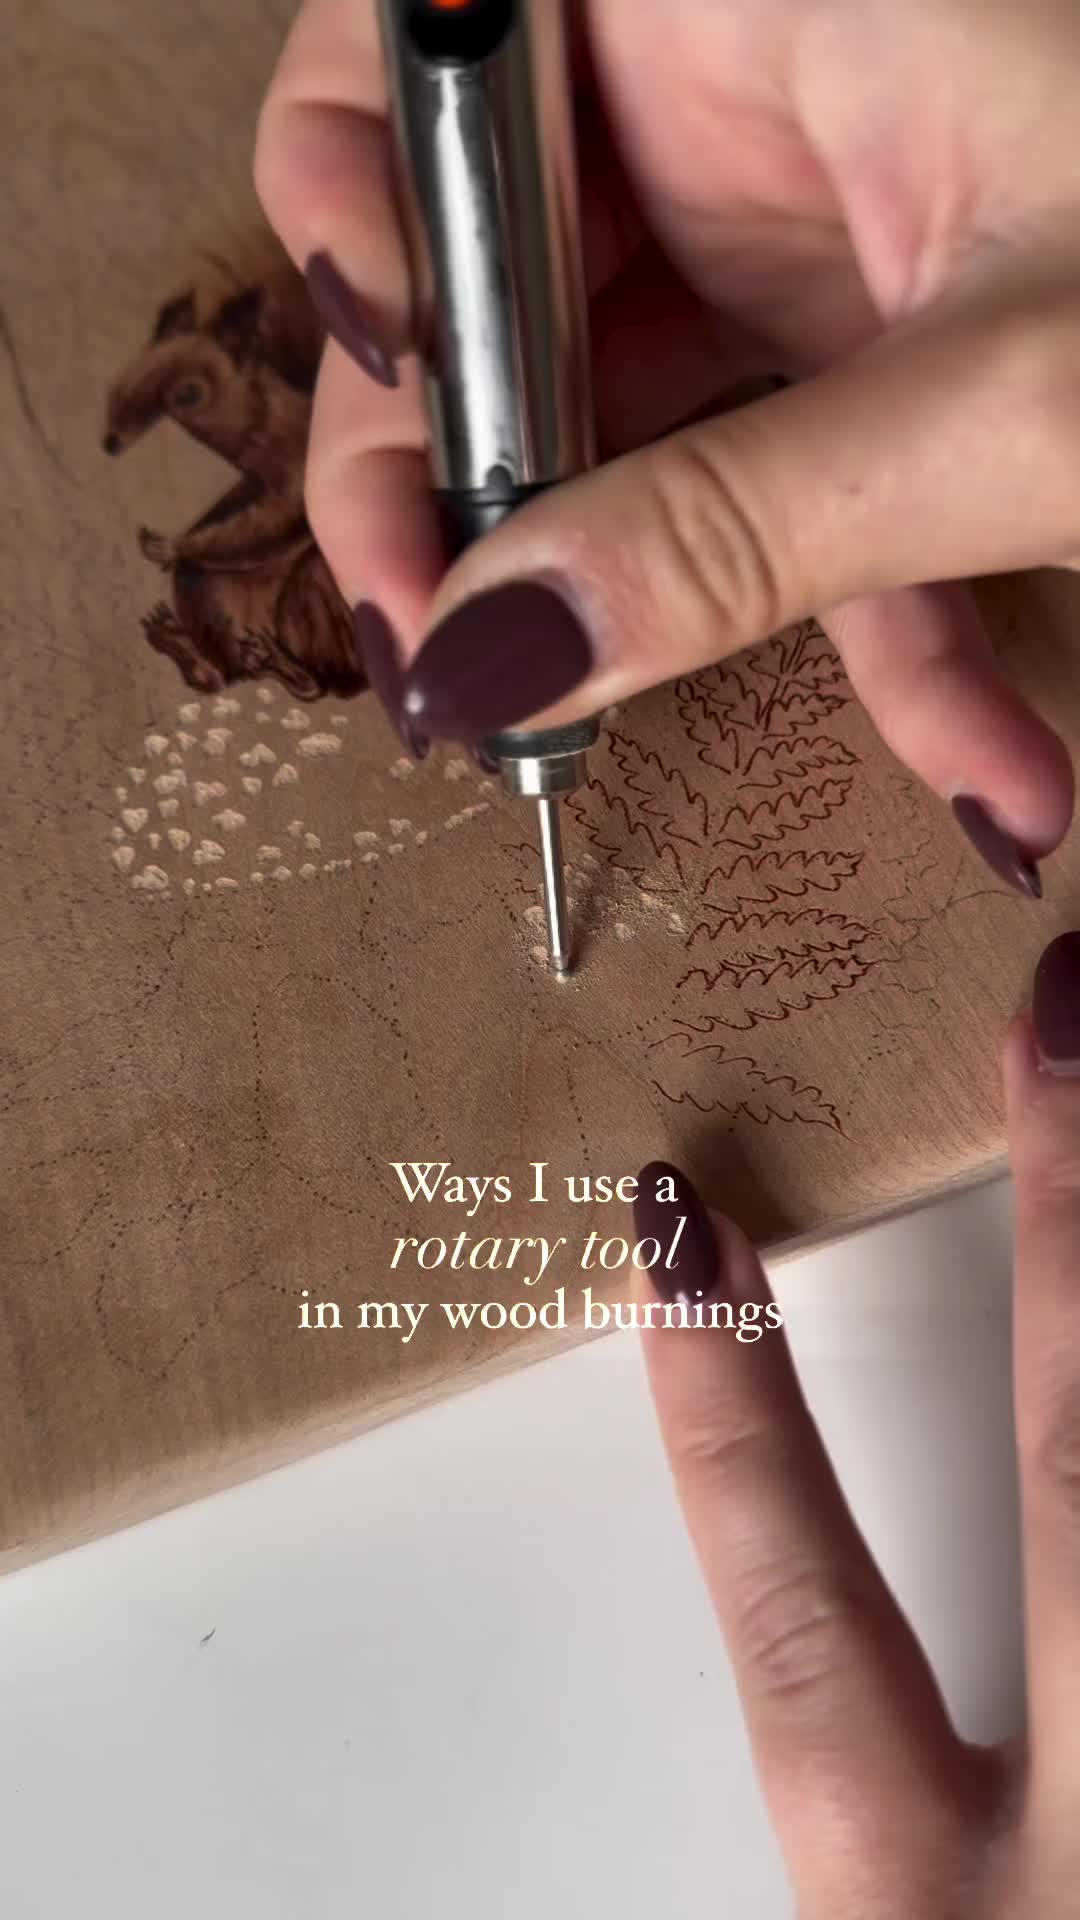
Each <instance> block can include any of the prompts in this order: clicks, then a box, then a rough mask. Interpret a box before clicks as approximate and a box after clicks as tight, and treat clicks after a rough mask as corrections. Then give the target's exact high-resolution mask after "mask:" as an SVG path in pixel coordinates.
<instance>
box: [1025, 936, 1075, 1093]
mask: <svg viewBox="0 0 1080 1920" xmlns="http://www.w3.org/2000/svg"><path fill="white" fill-rule="evenodd" d="M1031 1014H1032V1024H1033V1025H1034V1028H1035V1044H1036V1046H1037V1047H1038V1050H1039V1057H1040V1059H1041V1061H1042V1064H1043V1066H1044V1067H1046V1069H1047V1070H1048V1071H1049V1072H1050V1073H1060V1074H1080V933H1063V934H1062V935H1061V937H1060V939H1057V940H1053V941H1051V943H1050V945H1049V946H1048V947H1047V949H1046V952H1045V953H1044V954H1043V957H1042V959H1041V960H1040V961H1039V964H1038V966H1037V967H1036V969H1035V986H1034V990H1033V993H1032V1005H1031Z"/></svg>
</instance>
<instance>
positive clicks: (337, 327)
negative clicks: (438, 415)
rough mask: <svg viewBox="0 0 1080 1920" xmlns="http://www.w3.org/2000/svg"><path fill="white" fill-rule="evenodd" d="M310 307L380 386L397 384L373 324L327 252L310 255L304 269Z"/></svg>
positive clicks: (360, 301) (394, 373)
mask: <svg viewBox="0 0 1080 1920" xmlns="http://www.w3.org/2000/svg"><path fill="white" fill-rule="evenodd" d="M304 278H305V280H306V281H307V289H308V293H309V294H310V296H311V302H312V305H313V306H314V308H315V311H316V313H317V314H318V316H319V318H320V320H321V321H322V323H323V325H324V327H325V328H326V330H327V332H328V333H332V334H333V336H334V339H335V340H336V341H337V343H338V345H339V346H340V347H344V349H345V352H346V353H347V354H348V355H349V356H350V358H351V359H353V360H355V361H356V364H357V366H358V367H362V368H363V370H364V372H365V373H367V374H370V376H371V378H372V379H373V380H377V381H378V383H379V385H380V387H396V386H399V385H400V381H399V379H398V370H397V368H396V367H395V365H394V362H393V360H392V359H391V357H390V355H389V354H388V353H387V352H386V351H385V349H384V348H383V347H381V346H380V345H379V341H378V338H377V334H376V329H375V325H374V322H373V320H372V318H371V316H370V314H369V313H368V310H367V308H366V307H365V305H364V302H363V300H362V299H361V298H360V295H359V294H357V293H354V292H353V289H352V287H350V285H349V283H348V281H347V280H346V279H345V277H344V275H343V274H341V273H339V271H338V269H337V267H336V266H335V265H334V262H333V261H332V260H331V258H330V255H329V254H328V253H313V254H312V256H311V258H310V260H309V261H308V263H307V266H306V267H305V269H304Z"/></svg>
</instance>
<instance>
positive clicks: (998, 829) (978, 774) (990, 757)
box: [823, 586, 1073, 894]
mask: <svg viewBox="0 0 1080 1920" xmlns="http://www.w3.org/2000/svg"><path fill="white" fill-rule="evenodd" d="M823 624H824V626H825V628H826V631H827V632H828V634H829V637H830V638H831V639H832V640H833V642H834V643H835V645H836V647H837V648H838V650H839V652H840V654H841V655H842V657H843V660H844V664H845V666H846V668H847V672H848V677H849V679H850V681H851V684H852V686H853V687H854V689H855V692H856V693H857V694H858V695H859V698H860V699H861V700H862V701H863V704H864V705H865V706H866V708H867V711H868V712H869V714H870V717H871V719H872V720H874V722H875V723H876V725H877V728H878V730H879V732H880V733H881V735H882V738H883V739H884V740H885V742H886V744H887V745H888V746H890V747H891V748H892V750H893V752H894V753H895V754H897V755H898V756H899V758H900V759H901V760H903V761H905V762H906V764H907V765H908V766H909V767H911V769H912V770H913V772H915V773H917V774H918V775H919V776H920V778H921V779H923V780H925V782H926V784H927V786H929V787H930V788H932V790H933V791H934V792H935V793H937V794H939V795H940V796H941V798H942V799H944V800H949V801H953V802H955V803H956V806H957V815H958V818H959V819H960V822H961V824H962V825H963V826H965V828H966V829H967V830H968V831H970V832H972V834H973V837H974V838H975V843H976V846H977V848H978V851H979V852H980V853H981V854H982V855H983V857H984V858H986V859H988V860H989V862H990V864H991V865H992V866H993V868H994V869H995V871H996V872H997V873H998V874H999V875H1000V877H1001V878H1003V879H1004V880H1006V881H1007V882H1008V883H1010V884H1011V885H1012V886H1014V887H1015V888H1017V890H1018V891H1020V892H1023V893H1028V894H1032V893H1037V892H1038V891H1039V882H1038V877H1037V874H1036V873H1035V872H1034V869H1033V861H1034V860H1035V859H1037V858H1038V857H1039V856H1040V855H1042V854H1044V853H1047V852H1049V851H1050V849H1051V848H1053V847H1056V846H1057V845H1058V843H1059V842H1060V841H1061V840H1062V839H1063V838H1064V836H1065V833H1066V831H1067V830H1068V825H1069V821H1070V819H1071V817H1072V810H1073V768H1072V760H1071V757H1070V755H1069V752H1068V749H1067V748H1066V746H1065V744H1064V742H1063V741H1062V740H1061V738H1060V737H1059V735H1057V734H1056V733H1055V732H1054V731H1053V729H1052V728H1051V727H1049V726H1048V725H1047V724H1046V722H1045V721H1044V720H1041V719H1040V718H1039V716H1038V715H1037V714H1036V713H1034V712H1033V711H1032V709H1031V708H1030V707H1029V706H1028V705H1027V703H1026V701H1024V700H1022V699H1021V697H1020V696H1019V694H1017V693H1015V692H1013V690H1012V689H1011V688H1010V687H1008V686H1007V685H1006V683H1005V681H1004V680H1003V679H1002V678H1001V675H1000V674H999V672H998V670H997V666H996V664H995V661H994V656H993V650H992V648H991V645H990V641H989V637H988V635H987V632H986V629H985V627H984V626H983V623H982V619H981V616H980V614H979V610H978V608H977V606H976V604H975V600H974V596H973V595H972V593H971V592H970V590H969V589H968V588H966V587H962V586H941V587H909V588H904V589H901V590H899V591H898V592H895V593H887V594H870V595H867V596H866V597H865V598H863V599H860V600H854V601H849V602H848V603H847V605H846V606H843V607H838V608H836V609H834V611H833V612H832V613H831V614H826V615H824V616H823Z"/></svg>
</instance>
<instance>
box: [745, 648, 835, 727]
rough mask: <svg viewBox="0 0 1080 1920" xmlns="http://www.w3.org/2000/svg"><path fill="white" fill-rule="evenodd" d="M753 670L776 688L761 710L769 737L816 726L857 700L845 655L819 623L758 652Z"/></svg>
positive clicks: (758, 649) (762, 722)
mask: <svg viewBox="0 0 1080 1920" xmlns="http://www.w3.org/2000/svg"><path fill="white" fill-rule="evenodd" d="M750 667H751V670H752V672H753V673H755V674H756V675H757V676H758V677H759V678H760V679H762V680H765V681H768V682H770V683H771V691H770V693H769V696H768V699H767V700H766V701H765V703H764V705H763V707H762V710H761V727H762V730H763V731H764V732H766V733H769V734H780V735H785V734H792V733H797V732H799V731H800V730H801V729H802V728H803V727H811V726H815V725H817V724H818V723H820V722H821V721H822V720H827V719H828V718H829V715H830V714H833V713H836V712H838V711H839V709H840V708H841V707H844V706H846V705H847V703H848V701H849V700H850V699H851V697H852V694H851V688H850V686H849V684H848V680H847V676H846V674H845V672H844V668H843V664H842V662H841V660H840V656H839V654H838V653H837V651H836V649H835V647H834V646H833V645H832V643H831V642H830V640H829V639H828V637H827V635H826V634H825V632H824V629H823V628H822V627H821V626H819V624H818V622H817V621H816V620H806V621H804V622H803V623H802V625H801V626H798V627H794V628H792V629H790V630H789V631H788V632H787V633H781V634H778V635H777V636H776V638H775V639H773V640H770V641H769V642H768V643H767V645H765V646H763V647H759V648H757V649H756V651H755V652H754V653H753V654H752V655H751V656H750Z"/></svg>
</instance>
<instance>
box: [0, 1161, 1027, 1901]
mask: <svg viewBox="0 0 1080 1920" xmlns="http://www.w3.org/2000/svg"><path fill="white" fill-rule="evenodd" d="M1007 1210H1008V1197H1007V1193H1006V1190H1005V1188H1004V1187H1003V1186H1000V1185H999V1186H997V1187H992V1188H988V1189H983V1190H982V1191H981V1192H980V1193H977V1194H974V1195H967V1196H962V1197H957V1198H953V1199H952V1200H950V1201H949V1202H947V1203H945V1204H942V1205H940V1206H938V1207H937V1208H935V1209H933V1210H931V1211H929V1212H926V1213H923V1214H919V1215H916V1216H913V1217H911V1218H909V1219H908V1220H906V1221H904V1222H902V1223H899V1224H896V1225H892V1226H889V1227H886V1228H878V1229H876V1230H875V1231H874V1232H873V1233H871V1234H869V1235H863V1236H859V1237H857V1238H855V1239H852V1240H849V1241H847V1242H845V1243H844V1244H843V1245H842V1246H841V1247H839V1248H833V1249H831V1250H829V1251H828V1252H826V1253H821V1254H816V1255H814V1256H812V1257H803V1258H801V1259H799V1260H797V1261H791V1262H785V1263H783V1264H781V1265H780V1266H779V1267H778V1269H777V1271H776V1273H775V1275H774V1282H775V1284H776V1287H777V1292H778V1297H779V1299H780V1301H781V1304H782V1306H783V1307H784V1310H785V1313H786V1315H787V1318H788V1324H789V1328H790V1330H791V1332H792V1336H793V1341H794V1344H795V1349H796V1354H797V1357H798V1359H799V1363H800V1367H801V1369H802V1372H803V1378H804V1382H805V1384H806V1386H807V1389H808V1392H809V1394H810V1397H811V1402H812V1405H813V1406H814V1409H815V1411H816V1413H817V1415H818V1417H819V1419H820V1421H821V1422H822V1425H823V1428H824V1430H825V1434H826V1438H827V1440H828V1441H829V1444H830V1446H831V1447H832V1448H833V1451H834V1455H835V1457H836V1459H837V1462H838V1465H839V1467H840V1470H841V1474H842V1477H843V1479H844V1482H845V1485H846V1487H847V1489H848V1492H849V1495H850V1497H851V1499H852V1500H853V1502H854V1505H855V1508H856V1511H857V1513H858V1515H859V1517H860V1519H861V1520H862V1522H863V1524H864V1526H865V1527H866V1529H867V1531H868V1533H869V1535H870V1537H871V1540H872V1542H873V1544H874V1546H875V1547H876V1549H877V1550H878V1552H879V1554H880V1556H881V1558H882V1560H883V1562H884V1564H885V1566H886V1569H887V1571H888V1572H889V1573H890V1575H891V1576H892V1577H893V1579H894V1581H895V1583H896V1585H897V1587H898V1589H899V1591H900V1593H901V1596H902V1598H903V1599H904V1601H905V1603H906V1604H907V1606H908V1607H909V1609H910V1611H911V1613H912V1615H913V1617H914V1619H915V1622H916V1625H917V1627H918V1628H919V1631H920V1632H921V1633H922V1635H923V1637H924V1640H925V1643H926V1644H927V1646H928V1648H929V1650H930V1652H931V1654H932V1657H933V1658H934V1661H935V1663H936V1665H937V1667H938V1670H939V1673H940V1674H941V1675H942V1677H943V1679H944V1682H945V1685H946V1689H947V1692H948V1695H949V1698H950V1700H951V1702H952V1704H953V1706H954V1710H955V1712H956V1713H957V1715H958V1717H959V1719H960V1720H961V1722H962V1724H963V1726H964V1729H965V1731H967V1732H970V1733H972V1734H975V1735H981V1736H984V1737H993V1736H997V1735H999V1734H1002V1733H1005V1732H1008V1731H1011V1730H1012V1729H1013V1728H1014V1727H1015V1726H1016V1724H1017V1723H1018V1718H1019V1711H1020V1709H1019V1700H1020V1629H1019V1605H1018V1594H1017V1575H1016V1542H1015V1526H1016V1514H1015V1497H1014V1491H1013V1466H1012V1458H1011V1444H1010V1433H1009V1419H1010V1408H1009V1381H1008V1370H1009V1332H1008V1288H1009V1273H1008V1267H1009V1261H1008V1218H1007ZM211 1636H212V1637H211ZM0 1828H2V1833H0V1884H2V1893H0V1902H2V1904H3V1908H4V1911H5V1913H9V1914H11V1915H12V1920H60V1916H64V1917H66V1916H67V1915H69V1914H71V1913H78V1914H80V1915H86V1916H90V1917H91V1920H96V1916H98V1915H101V1916H103V1917H104V1916H108V1920H192V1916H193V1915H197V1916H199V1920H219V1917H220V1920H247V1916H248V1915H251V1916H256V1915H257V1916H259V1920H346V1916H348V1920H355V1916H357V1915H372V1916H378V1920H428V1916H431V1917H432V1920H447V1917H448V1916H449V1917H451V1920H456V1916H461V1917H462V1920H466V1916H467V1917H468V1920H496V1917H498V1920H503V1917H504V1916H505V1915H506V1914H507V1913H510V1914H513V1915H514V1916H515V1920H551V1917H552V1916H553V1915H558V1914H563V1913H565V1914H573V1915H577V1914H582V1913H586V1912H589V1913H598V1914H604V1915H606V1914H611V1915H613V1916H618V1920H657V1917H658V1916H663V1917H664V1920H667V1916H669V1915H678V1916H679V1917H680V1920H706V1917H707V1920H715V1916H716V1915H717V1914H718V1913H722V1912H730V1913H734V1914H738V1915H739V1920H773V1917H774V1916H780V1915H787V1914H788V1912H789V1900H788V1896H787V1892H786V1889H785V1884H784V1880H783V1875H782V1871H781V1868H780V1865H779V1861H778V1858H777V1855H776V1852H775V1849H774V1847H773V1844H772V1841H771V1838H770V1836H769V1833H768V1830H767V1827H766V1825H765V1822H764V1817H763V1814H762V1812H761V1808H760V1803H759V1800H758V1796H757V1791H756V1788H755V1786H754V1783H753V1778H752V1775H751V1773H750V1771H749V1767H748V1763H747V1758H746V1751H745V1746H744V1741H743V1736H742V1730H741V1726H740V1723H739V1719H738V1714H737V1711H736V1708H735V1704H734V1699H733V1694H732V1688H731V1683H730V1679H729V1676H728V1672H727V1669H726V1666H725V1662H724V1658H723V1655H722V1652H721V1649H720V1645H719V1641H718V1638H717V1634H716V1631H715V1628H714V1626H713V1623H712V1620H711V1617H710V1615H709V1612H708V1608H707V1606H706V1602H705V1599H704V1596H703V1593H702V1591H701V1588H700V1586H699V1582H698V1578H697V1574H696V1570H695V1568H694V1565H693V1563H692V1561H691V1557H690V1553H689V1549H688V1547H687V1546H686V1544H685V1542H684V1539H683V1534H682V1530H681V1526H680V1522H679V1519H678V1516H677V1513H676V1510H675V1506H674V1502H673V1499H672V1496H671V1492H670V1488H669V1485H668V1480H667V1475H666V1468H665V1466H664V1463H663V1460H662V1458H661V1455H660V1450H659V1444H658V1441H657V1439H656V1435H655V1432H654V1428H653V1424H652V1419H651V1415H650V1411H649V1408H648V1404H647V1401H646V1398H645V1394H644V1389H643V1382H642V1377H641V1368H640V1358H639V1354H638V1350H637V1343H636V1340H635V1339H634V1337H633V1336H632V1335H629V1334H625V1335H615V1336H612V1337H610V1338H608V1339H605V1340H601V1341H598V1342H596V1343H594V1344H593V1345H591V1346H589V1347H587V1348H585V1349H583V1350H582V1351H579V1352H577V1353H575V1354H571V1355H569V1356H567V1357H563V1358H558V1359H553V1360H550V1361H547V1362H545V1363H543V1364H541V1365H538V1366H536V1367H533V1368H531V1369H529V1370H528V1371H526V1372H524V1373H521V1374H518V1375H517V1376H516V1377H514V1378H512V1379H509V1380H506V1381H503V1382H501V1383H499V1384H497V1385H493V1386H489V1387H485V1388H480V1389H478V1390H477V1391H475V1392H474V1393H472V1394H470V1395H467V1396H466V1397H464V1398H461V1399H458V1400H454V1401H452V1402H449V1403H448V1404H446V1405H445V1406H442V1407H439V1408H435V1409H433V1410H431V1411H429V1412H425V1413H423V1414H418V1415H416V1416H414V1417H412V1418H411V1419H407V1420H403V1421H400V1422H398V1423H397V1424H396V1425H393V1426H390V1427H386V1428H383V1429H381V1430H380V1431H378V1432H376V1433H374V1434H369V1435H366V1436H365V1437H364V1438H362V1439H360V1440H358V1441H356V1442H353V1443H351V1444H350V1445H348V1446H345V1447H341V1448H338V1449H336V1450H334V1451H333V1452H330V1453H325V1454H322V1455H321V1456H319V1457H317V1458H315V1459H312V1460H310V1461H307V1462H304V1463H303V1464H302V1465H300V1466H297V1467H292V1468H289V1469H287V1470H285V1471H283V1472H280V1473H277V1474H273V1475H269V1476H267V1477H265V1478H264V1479H262V1480H259V1481H256V1482H254V1483H252V1484H250V1485H248V1486H245V1487H242V1488H239V1489H237V1490H236V1491H234V1492H231V1493H227V1494H223V1495H220V1496H218V1497H217V1498H215V1499H213V1500H209V1501H204V1502H201V1503H199V1504H197V1505H194V1506H190V1507H187V1508H185V1509H183V1510H182V1511H180V1512H177V1513H173V1514H170V1515H167V1516H165V1517H164V1518H162V1519H160V1520H157V1521H153V1522H151V1523H150V1524H148V1525H145V1526H141V1527H138V1528H134V1529H132V1530H130V1531H129V1532H126V1533H123V1534H120V1535H117V1536H114V1537H113V1538H112V1539H109V1540H105V1541H101V1542H98V1543H97V1544H95V1545H93V1546H91V1547H87V1548H84V1549H81V1550H80V1551H78V1552H76V1553H70V1554H67V1555H64V1556H62V1557H61V1558H59V1559H56V1560H53V1561H51V1562H49V1563H46V1564H44V1565H40V1566H37V1567H34V1568H30V1569H28V1570H27V1571H26V1572H24V1573H20V1574H16V1575H13V1576H12V1577H10V1578H9V1579H8V1580H6V1581H3V1582H0Z"/></svg>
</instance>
